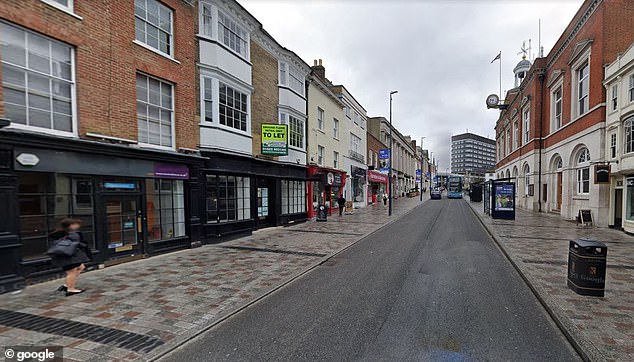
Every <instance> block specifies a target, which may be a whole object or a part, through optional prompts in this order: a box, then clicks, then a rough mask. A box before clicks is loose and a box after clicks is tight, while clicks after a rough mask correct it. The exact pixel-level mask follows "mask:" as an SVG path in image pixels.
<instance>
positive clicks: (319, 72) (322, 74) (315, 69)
mask: <svg viewBox="0 0 634 362" xmlns="http://www.w3.org/2000/svg"><path fill="white" fill-rule="evenodd" d="M311 69H312V73H313V75H314V76H315V77H317V78H319V79H320V80H321V81H323V82H325V81H326V68H324V66H323V65H322V63H321V59H319V60H315V65H314V66H312V67H311Z"/></svg>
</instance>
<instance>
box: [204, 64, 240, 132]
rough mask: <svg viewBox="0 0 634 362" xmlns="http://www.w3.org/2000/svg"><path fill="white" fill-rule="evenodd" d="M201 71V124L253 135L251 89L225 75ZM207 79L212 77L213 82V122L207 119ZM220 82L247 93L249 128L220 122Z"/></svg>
mask: <svg viewBox="0 0 634 362" xmlns="http://www.w3.org/2000/svg"><path fill="white" fill-rule="evenodd" d="M201 73H202V74H201V75H200V77H199V82H200V83H199V88H200V94H199V104H200V110H199V112H200V124H202V125H205V126H213V127H215V128H220V129H223V130H226V131H228V132H233V133H238V134H242V135H246V136H249V137H251V92H250V90H249V89H247V88H246V87H244V86H241V85H239V84H236V83H234V82H231V81H229V80H228V79H225V78H224V77H222V78H219V77H218V76H217V75H215V74H212V73H210V72H204V71H203V72H201ZM205 79H210V80H211V84H212V88H211V89H212V93H213V94H212V98H211V103H212V121H211V122H209V121H207V120H205V100H206V99H205V93H204V92H205V87H204V82H205ZM220 83H224V84H225V85H227V86H229V87H231V88H233V89H234V90H237V91H239V92H241V93H244V94H246V95H247V130H246V131H242V130H240V129H237V128H233V127H229V126H227V125H224V124H221V123H220Z"/></svg>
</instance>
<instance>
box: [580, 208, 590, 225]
mask: <svg viewBox="0 0 634 362" xmlns="http://www.w3.org/2000/svg"><path fill="white" fill-rule="evenodd" d="M577 219H578V220H577V222H578V223H580V224H581V225H586V224H587V225H590V224H592V212H591V211H590V210H584V209H580V210H579V216H577Z"/></svg>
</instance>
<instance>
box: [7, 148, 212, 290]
mask: <svg viewBox="0 0 634 362" xmlns="http://www.w3.org/2000/svg"><path fill="white" fill-rule="evenodd" d="M51 138H53V137H50V136H41V138H38V137H32V138H30V139H29V142H27V141H25V139H22V141H24V143H25V144H22V142H20V141H19V140H18V141H16V142H15V143H14V144H11V141H12V139H11V138H8V139H3V141H6V142H5V143H4V145H3V146H2V147H0V153H1V155H2V157H1V162H0V163H1V164H2V166H0V174H1V175H0V179H2V185H1V186H0V199H1V200H2V202H3V205H6V206H7V207H5V208H8V209H11V211H8V212H7V211H4V213H2V215H0V235H1V236H0V246H1V247H0V262H1V263H2V269H0V283H3V284H4V289H5V291H6V290H11V289H18V288H20V287H21V286H20V285H19V283H18V284H16V283H15V281H18V282H22V283H24V282H25V281H26V282H29V281H31V280H38V279H42V278H45V277H47V276H48V275H51V274H55V273H59V271H60V270H59V269H57V268H55V267H53V266H52V265H51V262H50V258H49V257H48V256H47V255H46V250H47V249H48V247H49V245H50V242H51V240H50V238H49V237H48V235H49V234H50V233H51V232H53V231H54V230H55V228H56V227H57V224H58V223H59V221H60V220H61V219H63V218H67V217H71V218H77V219H80V220H82V233H83V235H84V238H85V241H86V243H87V244H88V246H89V247H90V248H91V249H92V251H93V263H94V264H96V265H99V264H103V265H106V266H107V265H111V264H116V263H120V262H124V261H129V260H133V259H137V258H143V257H147V256H151V255H155V254H158V253H163V252H167V251H171V250H177V249H183V248H188V247H190V246H191V244H192V241H194V242H195V241H198V240H199V230H198V225H197V224H198V222H197V220H198V214H197V213H196V212H192V210H191V209H189V205H190V203H189V200H190V195H189V194H188V193H189V192H190V190H191V189H192V182H193V183H194V184H195V182H196V180H195V178H194V179H192V178H190V174H191V172H192V170H195V169H197V167H198V164H199V163H200V158H199V157H197V156H193V155H182V154H177V153H175V152H174V153H170V154H166V153H165V152H160V151H148V150H133V149H130V148H129V147H127V146H118V145H108V144H102V143H99V142H92V141H85V140H68V141H65V142H63V143H61V142H59V141H57V142H54V143H55V147H56V148H51V147H45V146H46V145H47V142H49V141H51ZM38 141H39V142H38ZM134 156H136V158H135V157H134ZM193 189H195V187H193ZM192 235H193V237H192ZM3 279H4V281H3ZM12 280H13V281H12ZM1 291H2V290H0V292H1Z"/></svg>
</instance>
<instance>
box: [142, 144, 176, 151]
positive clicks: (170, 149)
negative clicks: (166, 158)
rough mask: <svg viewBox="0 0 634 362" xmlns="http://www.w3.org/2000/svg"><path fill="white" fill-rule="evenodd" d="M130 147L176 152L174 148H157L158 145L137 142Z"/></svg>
mask: <svg viewBox="0 0 634 362" xmlns="http://www.w3.org/2000/svg"><path fill="white" fill-rule="evenodd" d="M132 147H138V148H152V149H155V150H159V151H176V149H175V148H174V147H165V146H158V145H153V144H151V143H143V142H138V143H136V144H134V145H132Z"/></svg>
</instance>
